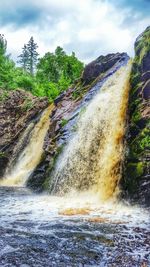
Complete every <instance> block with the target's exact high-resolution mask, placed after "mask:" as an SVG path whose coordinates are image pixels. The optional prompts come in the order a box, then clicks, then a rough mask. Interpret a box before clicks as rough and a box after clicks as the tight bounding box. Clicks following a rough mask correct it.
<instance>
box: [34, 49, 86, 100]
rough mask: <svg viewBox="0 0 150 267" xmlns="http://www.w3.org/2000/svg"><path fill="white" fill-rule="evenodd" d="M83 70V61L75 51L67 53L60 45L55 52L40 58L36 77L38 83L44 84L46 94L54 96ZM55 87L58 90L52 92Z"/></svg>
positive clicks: (64, 88)
mask: <svg viewBox="0 0 150 267" xmlns="http://www.w3.org/2000/svg"><path fill="white" fill-rule="evenodd" d="M82 70H83V63H82V62H81V61H79V60H78V59H77V57H76V56H75V53H74V52H72V55H67V54H66V53H65V51H64V50H63V48H61V47H60V46H58V47H57V48H56V50H55V53H49V52H48V53H46V54H45V55H44V57H42V58H41V59H40V60H39V63H38V64H37V74H36V78H37V82H38V84H42V85H43V87H44V88H45V92H46V95H50V96H51V97H52V98H53V97H55V96H56V91H57V92H58V94H59V93H60V92H62V91H64V90H66V89H67V88H68V87H69V85H70V84H72V83H73V82H74V81H75V80H76V79H77V78H79V77H80V75H81V72H82ZM52 83H53V85H54V86H52ZM49 84H50V86H49ZM54 87H55V88H56V87H57V90H55V94H52V93H51V92H50V91H51V90H52V89H53V90H54ZM48 90H49V93H48ZM53 99H54V98H53Z"/></svg>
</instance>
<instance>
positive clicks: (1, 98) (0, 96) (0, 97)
mask: <svg viewBox="0 0 150 267" xmlns="http://www.w3.org/2000/svg"><path fill="white" fill-rule="evenodd" d="M7 97H8V92H7V91H3V92H1V94H0V101H2V102H3V101H5V100H6V99H7Z"/></svg>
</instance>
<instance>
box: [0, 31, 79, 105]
mask: <svg viewBox="0 0 150 267" xmlns="http://www.w3.org/2000/svg"><path fill="white" fill-rule="evenodd" d="M37 47H38V46H37V44H36V43H35V42H34V39H33V37H31V38H30V40H29V42H28V44H27V45H24V47H23V49H22V53H21V55H19V61H18V63H20V65H21V67H16V66H15V63H14V62H13V61H12V60H11V59H10V56H8V55H6V52H7V41H6V40H5V38H4V36H3V35H0V88H2V89H3V90H4V91H7V90H15V89H18V88H22V89H24V90H26V91H30V92H31V93H32V94H33V95H36V96H40V97H43V96H47V97H48V98H49V101H50V102H53V100H54V99H56V98H57V96H58V95H59V94H60V93H61V92H63V91H64V90H67V89H68V88H69V86H70V85H71V84H72V83H74V81H75V80H76V79H78V78H79V77H80V75H81V72H82V70H83V63H82V62H80V61H79V60H78V59H77V57H76V56H75V53H72V54H71V55H70V56H69V55H67V54H66V53H65V51H64V50H63V48H61V47H59V46H58V47H57V48H56V50H55V53H50V52H48V53H46V54H45V55H44V57H42V58H40V59H39V62H38V64H37V66H36V63H37V57H38V53H37V51H36V50H37ZM35 70H36V74H35V75H34V72H35ZM3 98H4V96H1V101H2V99H3Z"/></svg>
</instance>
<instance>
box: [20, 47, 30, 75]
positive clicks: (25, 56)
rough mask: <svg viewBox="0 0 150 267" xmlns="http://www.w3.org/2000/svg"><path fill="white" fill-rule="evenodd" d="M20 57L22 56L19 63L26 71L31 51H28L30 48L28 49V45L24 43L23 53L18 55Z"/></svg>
mask: <svg viewBox="0 0 150 267" xmlns="http://www.w3.org/2000/svg"><path fill="white" fill-rule="evenodd" d="M18 58H20V59H19V60H18V63H20V65H21V67H22V68H23V70H24V72H26V71H27V65H28V61H29V52H28V49H27V45H24V47H23V48H22V53H21V54H20V55H19V56H18Z"/></svg>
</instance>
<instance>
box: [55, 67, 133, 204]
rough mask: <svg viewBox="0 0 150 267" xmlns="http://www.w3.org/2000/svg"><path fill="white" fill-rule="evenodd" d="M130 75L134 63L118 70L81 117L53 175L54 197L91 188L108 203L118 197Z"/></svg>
mask: <svg viewBox="0 0 150 267" xmlns="http://www.w3.org/2000/svg"><path fill="white" fill-rule="evenodd" d="M130 71H131V62H128V64H127V65H125V66H123V67H121V68H120V69H119V70H117V71H116V73H114V74H113V75H112V76H111V77H110V78H109V79H108V80H107V81H106V82H105V83H104V84H103V86H102V87H101V88H100V90H99V92H98V93H97V95H96V96H95V97H94V98H93V99H92V100H91V101H90V103H89V105H88V106H87V108H86V110H85V111H84V113H83V114H82V115H81V118H80V119H79V121H78V124H77V130H76V132H75V134H74V136H73V138H71V139H70V140H69V142H68V144H67V146H66V147H65V148H64V152H63V155H62V154H60V157H59V159H58V160H57V164H56V167H55V170H54V171H53V173H52V174H51V175H50V192H52V193H53V194H58V195H63V194H64V193H66V192H70V190H72V189H77V190H86V189H89V188H90V189H91V188H92V189H93V191H95V192H99V197H100V198H101V199H105V200H106V199H108V198H110V197H112V195H113V194H114V192H115V193H116V191H117V189H118V187H117V184H118V182H119V180H120V177H121V171H122V161H123V158H124V144H123V137H124V133H125V126H126V111H127V105H128V95H129V88H130V87H129V77H130Z"/></svg>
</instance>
